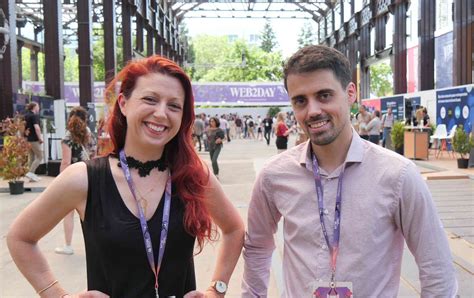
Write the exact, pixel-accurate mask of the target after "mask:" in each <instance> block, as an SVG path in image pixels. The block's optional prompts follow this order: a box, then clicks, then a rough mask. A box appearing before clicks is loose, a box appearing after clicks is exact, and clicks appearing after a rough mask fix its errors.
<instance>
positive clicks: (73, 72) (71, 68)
mask: <svg viewBox="0 0 474 298" xmlns="http://www.w3.org/2000/svg"><path fill="white" fill-rule="evenodd" d="M64 54H65V55H66V59H65V60H64V81H65V82H79V55H77V53H76V49H74V48H64Z"/></svg>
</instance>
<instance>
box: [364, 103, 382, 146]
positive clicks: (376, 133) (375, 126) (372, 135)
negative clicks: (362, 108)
mask: <svg viewBox="0 0 474 298" xmlns="http://www.w3.org/2000/svg"><path fill="white" fill-rule="evenodd" d="M381 126H382V122H381V121H380V111H378V110H375V111H374V114H373V116H372V119H371V120H370V121H369V123H368V124H367V128H366V129H367V131H368V133H369V141H371V142H372V143H374V144H376V145H379V143H380V127H381Z"/></svg>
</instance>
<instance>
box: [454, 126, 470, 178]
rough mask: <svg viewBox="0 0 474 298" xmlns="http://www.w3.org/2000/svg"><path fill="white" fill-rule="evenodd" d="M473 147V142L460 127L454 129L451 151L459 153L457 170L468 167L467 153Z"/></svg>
mask: <svg viewBox="0 0 474 298" xmlns="http://www.w3.org/2000/svg"><path fill="white" fill-rule="evenodd" d="M473 146H474V140H473V139H472V138H471V137H470V136H469V135H468V134H467V133H466V132H465V131H464V129H463V127H462V125H459V126H458V127H457V128H456V132H455V133H454V137H453V149H454V151H455V152H457V153H459V156H460V158H458V168H460V169H467V167H468V165H469V156H468V155H469V153H470V152H471V148H472V147H473Z"/></svg>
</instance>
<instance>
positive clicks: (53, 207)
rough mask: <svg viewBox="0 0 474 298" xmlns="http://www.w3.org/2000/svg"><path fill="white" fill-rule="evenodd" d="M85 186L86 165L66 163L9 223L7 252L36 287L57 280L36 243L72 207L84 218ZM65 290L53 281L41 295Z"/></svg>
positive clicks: (46, 285)
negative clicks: (65, 166)
mask: <svg viewBox="0 0 474 298" xmlns="http://www.w3.org/2000/svg"><path fill="white" fill-rule="evenodd" d="M87 188H88V181H87V169H86V165H85V164H84V163H82V162H81V163H76V164H73V165H71V166H69V167H67V168H66V169H65V170H64V172H62V173H61V174H60V175H59V176H58V177H57V178H56V179H55V180H54V181H53V182H52V183H51V184H50V185H49V186H48V188H46V190H45V191H44V192H43V193H41V195H40V196H39V197H38V198H37V199H35V200H34V201H33V202H32V203H31V204H30V205H28V206H27V207H26V208H25V209H24V210H23V211H22V212H21V213H20V215H19V216H18V217H17V218H16V219H15V221H14V222H13V224H12V225H11V227H10V230H9V232H8V235H7V245H8V249H9V250H10V254H11V256H12V258H13V260H14V261H15V263H16V265H17V266H18V269H20V271H21V273H22V274H23V275H24V276H25V277H26V279H27V280H28V281H29V282H30V284H31V285H32V286H33V287H34V288H35V290H36V291H41V290H43V289H45V288H47V287H48V286H49V285H51V284H52V283H54V281H55V280H56V278H55V277H54V275H53V272H52V271H51V269H50V267H49V265H48V263H47V261H46V259H45V257H44V255H43V254H42V253H41V251H40V249H39V247H38V245H37V243H38V241H39V240H40V239H41V238H42V237H43V236H44V235H46V234H47V233H48V232H49V231H51V230H52V229H53V228H54V227H55V226H56V225H57V224H58V223H59V222H60V221H61V220H62V219H63V217H64V216H65V215H66V214H68V213H69V212H71V211H72V210H74V209H77V210H78V212H79V214H80V215H81V218H83V215H84V209H85V204H86V201H87ZM65 293H66V291H65V290H64V289H63V288H62V287H61V285H60V284H59V283H54V284H53V285H52V286H51V287H49V288H48V289H47V290H45V291H44V292H42V293H41V297H61V295H63V294H65Z"/></svg>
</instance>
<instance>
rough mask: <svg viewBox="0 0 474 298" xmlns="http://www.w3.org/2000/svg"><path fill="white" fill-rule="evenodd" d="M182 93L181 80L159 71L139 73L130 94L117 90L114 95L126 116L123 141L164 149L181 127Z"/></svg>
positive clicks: (183, 95)
mask: <svg viewBox="0 0 474 298" xmlns="http://www.w3.org/2000/svg"><path fill="white" fill-rule="evenodd" d="M184 97H185V92H184V89H183V87H182V85H181V82H180V81H179V80H178V79H176V78H174V77H171V76H168V75H164V74H160V73H150V74H147V75H144V76H141V77H139V78H138V80H137V82H136V84H135V88H134V90H133V91H132V94H131V95H130V98H128V99H126V98H125V97H124V96H123V95H122V94H120V96H119V99H118V100H119V106H120V110H121V112H122V114H123V115H124V116H125V117H126V118H127V126H128V127H127V134H126V142H131V143H132V144H133V145H134V146H137V145H142V146H143V147H141V148H150V147H151V148H156V147H159V148H161V149H164V146H165V145H166V144H167V143H168V142H169V141H171V139H173V138H174V137H175V136H176V134H177V133H178V131H179V128H180V127H181V120H182V118H183V109H184Z"/></svg>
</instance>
